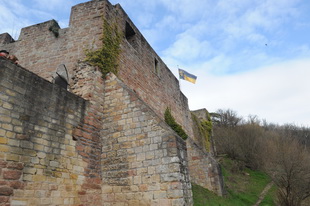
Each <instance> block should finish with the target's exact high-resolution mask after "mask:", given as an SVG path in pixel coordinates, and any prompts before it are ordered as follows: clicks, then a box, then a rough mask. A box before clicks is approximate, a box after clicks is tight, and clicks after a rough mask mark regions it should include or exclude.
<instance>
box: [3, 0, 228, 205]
mask: <svg viewBox="0 0 310 206" xmlns="http://www.w3.org/2000/svg"><path fill="white" fill-rule="evenodd" d="M102 17H103V18H104V19H106V20H107V21H113V22H117V24H118V26H119V28H121V32H122V34H123V39H122V41H121V54H120V56H119V72H118V75H117V76H116V75H115V74H113V73H109V74H108V75H107V76H105V77H102V74H101V72H100V71H99V70H98V68H96V67H94V66H91V65H90V64H88V63H87V62H84V61H83V60H84V59H85V49H89V48H93V49H96V48H100V47H101V45H102V42H100V38H101V36H102V25H103V19H102ZM0 48H1V49H5V50H7V51H9V52H10V53H12V54H15V55H16V56H17V57H18V58H19V65H16V64H13V63H12V62H10V61H9V60H7V59H5V58H2V57H0V116H1V118H0V206H19V205H32V206H33V205H76V206H78V205H79V206H81V205H84V206H90V205H91V206H99V205H124V206H125V205H132V206H137V205H161V206H164V205H167V206H170V205H185V206H189V205H193V199H192V191H191V182H193V183H195V184H198V185H201V186H203V187H205V188H208V189H209V190H212V191H214V192H215V193H217V194H219V195H222V194H223V182H222V177H221V174H220V168H219V166H218V164H217V162H216V161H215V160H214V158H213V156H212V149H211V150H208V149H206V142H205V140H204V139H203V137H201V136H200V135H199V134H198V133H197V132H195V129H194V128H195V122H193V120H192V115H197V117H199V119H206V116H205V115H206V114H207V111H206V110H205V109H203V110H199V111H195V112H191V111H190V110H189V108H188V102H187V98H186V97H185V96H184V94H183V93H182V92H181V91H180V85H179V81H178V79H177V78H176V77H175V76H174V75H173V74H172V72H171V71H170V70H169V68H168V67H167V66H166V65H165V63H164V62H163V61H162V60H161V58H160V57H159V56H158V55H157V54H156V52H155V51H154V50H153V49H152V47H151V46H150V45H149V44H148V42H147V41H146V40H145V38H144V37H143V36H142V34H141V33H140V32H139V30H138V29H137V28H136V27H135V25H134V24H133V22H132V21H131V20H130V19H129V17H128V15H127V14H126V13H125V11H124V10H123V9H122V8H121V6H120V5H119V4H117V5H112V4H110V3H109V2H108V1H107V0H92V1H89V2H86V3H82V4H78V5H76V6H74V7H72V10H71V16H70V22H69V27H68V28H60V27H59V26H58V24H57V22H56V21H54V20H51V21H47V22H44V23H40V24H37V25H33V26H29V27H26V28H23V29H22V30H21V34H20V36H19V38H18V40H14V39H13V38H12V37H11V36H10V35H9V34H7V33H4V34H0ZM61 64H63V65H65V66H66V68H67V69H68V73H69V82H68V83H69V88H70V89H69V91H67V90H66V89H64V88H61V87H60V86H59V85H57V84H53V83H52V81H53V76H54V75H55V70H56V68H57V67H58V65H61ZM25 68H26V69H25ZM166 108H170V109H171V113H172V115H173V116H174V117H175V120H176V122H177V123H179V124H180V125H181V126H182V127H183V129H184V130H185V131H186V133H187V134H188V136H189V138H188V139H187V140H183V139H182V138H181V137H179V136H178V135H177V134H176V133H175V132H174V131H173V130H172V129H171V128H170V127H169V126H168V125H167V124H166V123H165V121H164V112H165V110H166Z"/></svg>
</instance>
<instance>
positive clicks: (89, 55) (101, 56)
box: [85, 18, 122, 76]
mask: <svg viewBox="0 0 310 206" xmlns="http://www.w3.org/2000/svg"><path fill="white" fill-rule="evenodd" d="M102 19H103V28H102V37H101V38H100V40H101V41H102V47H101V48H99V49H97V50H92V49H86V50H85V55H86V58H85V61H87V62H89V63H90V64H91V65H93V66H96V67H98V68H99V69H100V70H101V73H102V75H103V76H105V75H106V74H108V73H109V72H112V73H114V74H115V75H117V73H118V61H119V55H120V52H121V49H120V43H121V40H122V35H121V32H120V31H119V28H118V27H117V24H116V23H111V24H109V23H108V21H107V20H106V19H104V18H102Z"/></svg>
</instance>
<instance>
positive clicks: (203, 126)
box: [191, 112, 212, 152]
mask: <svg viewBox="0 0 310 206" xmlns="http://www.w3.org/2000/svg"><path fill="white" fill-rule="evenodd" d="M191 114H192V120H193V124H194V125H195V126H196V127H197V128H198V134H199V137H201V138H203V140H204V143H205V147H206V150H207V151H208V152H210V148H211V135H212V121H211V116H210V114H209V113H208V112H207V120H204V119H202V120H199V119H198V117H197V116H196V115H195V114H193V113H191Z"/></svg>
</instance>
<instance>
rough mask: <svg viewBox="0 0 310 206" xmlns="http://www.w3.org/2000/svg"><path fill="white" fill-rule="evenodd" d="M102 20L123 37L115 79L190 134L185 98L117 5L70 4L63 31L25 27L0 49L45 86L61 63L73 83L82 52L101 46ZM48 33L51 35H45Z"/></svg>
mask: <svg viewBox="0 0 310 206" xmlns="http://www.w3.org/2000/svg"><path fill="white" fill-rule="evenodd" d="M102 17H104V18H106V19H108V21H110V22H117V23H118V25H119V26H120V29H121V31H122V32H123V33H124V39H123V41H122V45H121V47H122V53H121V56H120V64H119V67H120V68H119V77H120V79H122V80H123V81H124V82H125V83H126V85H127V86H129V88H131V89H134V90H135V91H136V92H137V93H138V95H139V96H140V97H141V98H142V99H143V101H145V102H146V103H147V104H149V105H150V106H151V107H152V108H153V110H154V111H156V113H157V114H159V115H161V116H163V114H164V111H165V109H166V108H167V107H171V109H172V113H173V115H174V116H175V118H176V119H177V121H178V122H179V124H181V125H182V126H183V127H184V128H185V130H186V131H187V133H188V134H189V135H191V134H192V130H191V127H189V126H188V125H190V124H191V119H190V114H189V110H188V103H187V98H186V97H185V96H184V95H183V94H182V92H181V91H180V87H179V82H178V80H177V79H176V77H175V76H174V75H173V73H172V72H171V71H170V70H169V69H168V67H167V66H166V65H165V63H164V62H163V61H162V60H161V59H160V57H159V56H158V55H157V54H156V52H155V51H154V50H153V49H152V48H151V46H150V45H149V44H148V42H147V41H146V40H145V38H144V37H143V36H142V34H141V33H140V32H139V30H138V29H137V28H136V27H135V26H134V24H133V23H132V22H131V20H130V19H129V17H128V16H127V14H126V13H125V12H124V11H123V9H122V8H121V7H120V5H115V6H113V5H111V4H110V3H109V2H108V1H98V0H95V1H89V2H86V3H83V4H79V5H76V6H74V7H72V10H71V16H70V23H69V27H68V28H64V29H61V28H59V26H58V24H57V22H56V21H54V20H51V21H47V22H44V23H40V24H37V25H33V26H29V27H26V28H23V29H22V30H21V34H20V36H19V38H18V40H17V41H14V42H12V40H11V39H10V38H9V37H8V36H7V34H2V35H0V40H2V42H1V41H0V47H1V48H2V49H7V50H8V51H10V52H11V53H12V54H15V55H16V56H17V57H18V58H19V63H20V65H21V66H23V67H25V68H29V69H30V70H31V71H32V72H35V73H36V74H38V75H39V76H41V77H43V78H45V79H47V80H49V81H51V80H52V76H53V75H54V74H55V71H56V68H57V66H58V65H60V64H65V65H66V68H67V69H68V71H69V75H70V77H71V78H74V76H73V68H75V64H76V63H77V61H78V60H83V59H84V58H85V49H90V48H93V49H96V48H98V47H99V46H100V45H101V42H100V41H99V39H100V37H101V35H102V25H103V21H102ZM52 28H53V29H54V31H56V32H57V33H55V32H52V31H50V30H52ZM128 30H129V31H131V33H129V32H128ZM126 31H127V32H126ZM57 35H58V36H57ZM1 43H2V44H1ZM70 83H71V81H70Z"/></svg>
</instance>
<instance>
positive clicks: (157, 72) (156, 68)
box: [154, 58, 159, 76]
mask: <svg viewBox="0 0 310 206" xmlns="http://www.w3.org/2000/svg"><path fill="white" fill-rule="evenodd" d="M154 71H155V74H156V75H157V76H159V65H158V60H157V59H156V58H155V59H154Z"/></svg>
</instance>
